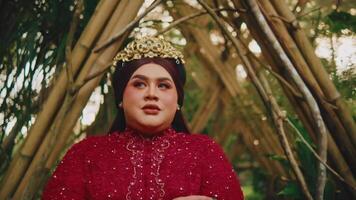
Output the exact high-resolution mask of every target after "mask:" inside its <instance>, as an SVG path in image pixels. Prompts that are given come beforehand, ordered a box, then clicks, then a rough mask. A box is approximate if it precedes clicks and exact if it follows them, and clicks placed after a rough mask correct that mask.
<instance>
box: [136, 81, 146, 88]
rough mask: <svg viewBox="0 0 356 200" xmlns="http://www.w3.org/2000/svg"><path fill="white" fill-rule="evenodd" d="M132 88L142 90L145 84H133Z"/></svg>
mask: <svg viewBox="0 0 356 200" xmlns="http://www.w3.org/2000/svg"><path fill="white" fill-rule="evenodd" d="M133 86H134V87H136V88H143V87H145V83H143V82H134V84H133Z"/></svg>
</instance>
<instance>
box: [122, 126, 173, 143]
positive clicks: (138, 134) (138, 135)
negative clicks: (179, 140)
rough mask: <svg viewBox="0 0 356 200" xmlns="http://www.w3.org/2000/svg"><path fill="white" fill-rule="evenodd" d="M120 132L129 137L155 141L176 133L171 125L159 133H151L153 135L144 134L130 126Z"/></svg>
mask: <svg viewBox="0 0 356 200" xmlns="http://www.w3.org/2000/svg"><path fill="white" fill-rule="evenodd" d="M122 134H123V135H126V136H128V137H130V138H134V139H136V140H142V141H157V140H161V139H165V138H168V137H172V136H174V135H176V131H175V130H174V129H173V128H172V127H169V128H167V129H165V130H163V131H162V132H161V133H160V134H157V135H153V136H145V135H144V134H143V133H142V132H140V131H138V130H135V129H132V128H130V127H126V129H125V131H124V132H123V133H122Z"/></svg>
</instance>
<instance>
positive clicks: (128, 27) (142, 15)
mask: <svg viewBox="0 0 356 200" xmlns="http://www.w3.org/2000/svg"><path fill="white" fill-rule="evenodd" d="M161 2H162V0H156V1H154V2H153V3H152V4H151V5H150V6H149V7H148V8H147V9H146V10H145V12H143V13H142V14H141V15H140V16H138V17H136V19H134V20H133V21H131V22H130V23H129V24H127V25H126V26H125V28H123V29H121V30H120V31H119V32H118V33H116V34H115V35H114V36H113V37H111V38H110V39H108V40H107V41H105V42H104V43H103V44H101V45H98V46H97V47H95V48H94V50H93V51H94V53H97V52H99V51H101V50H102V49H104V48H107V47H108V46H109V45H111V44H113V43H114V42H115V41H117V40H118V39H119V38H120V37H121V36H122V35H123V34H124V33H125V32H126V31H127V30H129V29H130V28H132V27H134V26H135V24H137V23H138V22H139V21H140V20H141V19H142V18H143V17H144V16H146V15H147V13H149V12H151V10H153V9H154V8H156V7H157V6H158V5H159V4H160V3H161Z"/></svg>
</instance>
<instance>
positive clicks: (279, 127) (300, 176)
mask: <svg viewBox="0 0 356 200" xmlns="http://www.w3.org/2000/svg"><path fill="white" fill-rule="evenodd" d="M198 2H199V3H200V5H202V6H203V7H204V8H205V9H206V10H207V11H208V12H209V14H210V15H211V16H212V18H213V19H214V20H215V22H216V23H217V24H218V25H219V26H220V28H221V29H222V30H223V32H224V34H226V35H227V36H228V38H229V39H230V41H231V42H232V43H233V45H234V47H235V49H236V51H237V52H238V55H239V56H240V58H241V60H242V61H243V64H244V66H245V67H246V69H247V72H248V74H249V76H250V78H251V79H252V82H253V83H254V85H255V87H256V89H257V91H258V92H259V94H260V96H261V97H262V99H263V100H264V101H265V102H269V103H270V105H271V107H272V110H273V111H272V116H273V120H274V123H275V124H276V127H277V131H278V132H279V136H280V137H281V143H282V146H283V149H284V150H285V153H286V155H287V157H288V160H289V161H290V163H291V166H292V169H293V170H294V172H295V175H296V176H297V180H298V182H299V183H300V185H301V188H302V191H303V193H304V195H305V197H306V198H307V199H313V198H312V196H311V194H310V192H309V190H308V187H307V185H306V183H305V180H304V177H303V174H302V173H301V171H300V169H299V167H298V165H297V162H296V160H295V158H294V155H293V153H292V151H291V149H290V146H289V143H288V140H287V139H286V136H285V133H284V128H283V120H282V119H283V115H282V114H281V112H280V111H279V108H278V105H277V104H276V103H275V100H274V99H273V98H272V96H271V95H268V96H267V93H266V91H264V89H263V86H262V85H261V83H260V81H259V80H258V79H257V77H256V75H255V74H254V72H253V69H252V67H251V64H250V62H249V61H248V59H247V58H246V57H245V56H244V55H245V53H243V52H242V50H241V44H239V42H238V41H237V40H236V38H234V37H233V36H232V35H231V33H230V32H229V31H228V30H227V29H226V28H225V26H224V25H223V23H222V22H221V21H220V19H219V18H218V16H217V15H216V14H215V13H214V12H212V10H211V8H210V7H209V6H208V5H207V4H206V3H205V2H203V1H201V0H198Z"/></svg>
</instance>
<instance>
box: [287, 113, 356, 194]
mask: <svg viewBox="0 0 356 200" xmlns="http://www.w3.org/2000/svg"><path fill="white" fill-rule="evenodd" d="M286 121H287V123H288V124H289V125H290V126H291V127H292V128H293V129H294V130H295V132H296V133H297V135H298V137H299V138H300V139H301V140H302V142H303V143H304V144H305V146H306V147H307V148H308V149H309V150H310V152H312V154H313V155H314V156H315V158H316V159H318V160H319V162H321V163H323V165H325V167H326V168H327V169H328V170H329V171H330V172H331V173H332V174H334V176H336V177H337V178H338V179H339V180H340V181H342V182H344V183H346V184H347V185H348V186H349V187H350V188H352V189H353V190H356V187H355V186H353V185H352V184H351V183H349V182H348V181H347V180H345V179H344V178H343V177H342V176H341V175H340V174H339V173H337V172H336V171H335V170H334V169H333V168H332V167H330V166H329V165H328V164H327V163H326V162H324V161H323V160H322V159H321V158H320V156H319V155H318V153H316V152H315V150H314V149H313V147H312V146H311V145H310V144H309V143H308V142H307V141H306V140H305V138H304V136H303V135H302V134H301V133H300V132H299V130H298V129H297V127H295V126H294V125H293V123H292V122H291V121H290V120H289V119H286Z"/></svg>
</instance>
